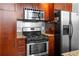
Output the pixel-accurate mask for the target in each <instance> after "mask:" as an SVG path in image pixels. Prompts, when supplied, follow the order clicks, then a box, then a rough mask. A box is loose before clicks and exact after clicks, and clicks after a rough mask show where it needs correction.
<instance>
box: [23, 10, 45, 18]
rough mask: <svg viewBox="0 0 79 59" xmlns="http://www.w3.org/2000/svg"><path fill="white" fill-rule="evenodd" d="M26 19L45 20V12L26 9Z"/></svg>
mask: <svg viewBox="0 0 79 59" xmlns="http://www.w3.org/2000/svg"><path fill="white" fill-rule="evenodd" d="M24 19H28V20H44V11H42V10H36V9H29V8H25V9H24Z"/></svg>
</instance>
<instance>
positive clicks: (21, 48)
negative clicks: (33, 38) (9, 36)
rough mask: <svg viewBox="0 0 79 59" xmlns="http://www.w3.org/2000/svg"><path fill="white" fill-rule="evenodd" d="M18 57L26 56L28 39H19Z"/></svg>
mask: <svg viewBox="0 0 79 59" xmlns="http://www.w3.org/2000/svg"><path fill="white" fill-rule="evenodd" d="M17 39H18V41H17V55H18V56H25V55H26V45H25V44H26V43H25V39H26V38H17Z"/></svg>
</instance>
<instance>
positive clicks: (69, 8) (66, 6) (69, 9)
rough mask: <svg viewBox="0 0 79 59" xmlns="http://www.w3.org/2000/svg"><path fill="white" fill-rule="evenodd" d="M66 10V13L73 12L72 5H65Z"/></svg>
mask: <svg viewBox="0 0 79 59" xmlns="http://www.w3.org/2000/svg"><path fill="white" fill-rule="evenodd" d="M65 10H66V11H70V12H71V11H72V3H65Z"/></svg>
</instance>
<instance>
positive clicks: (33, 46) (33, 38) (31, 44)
mask: <svg viewBox="0 0 79 59" xmlns="http://www.w3.org/2000/svg"><path fill="white" fill-rule="evenodd" d="M23 34H24V35H25V36H26V37H27V40H26V42H27V43H26V48H27V53H26V54H27V55H36V56H45V55H48V37H47V36H45V35H42V34H41V31H37V30H35V31H23Z"/></svg>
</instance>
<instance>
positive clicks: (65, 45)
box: [61, 11, 69, 52]
mask: <svg viewBox="0 0 79 59" xmlns="http://www.w3.org/2000/svg"><path fill="white" fill-rule="evenodd" d="M64 25H69V12H66V11H61V39H62V42H61V45H62V48H61V52H67V51H69V35H63V32H64V31H63V26H64Z"/></svg>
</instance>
